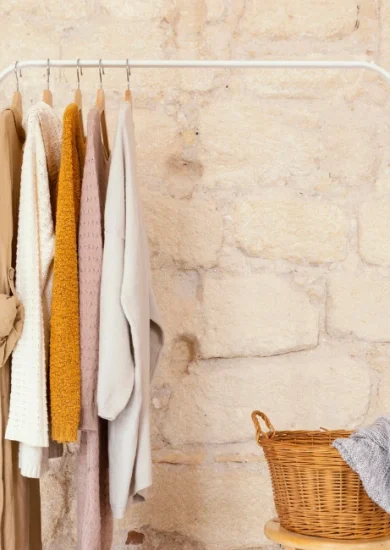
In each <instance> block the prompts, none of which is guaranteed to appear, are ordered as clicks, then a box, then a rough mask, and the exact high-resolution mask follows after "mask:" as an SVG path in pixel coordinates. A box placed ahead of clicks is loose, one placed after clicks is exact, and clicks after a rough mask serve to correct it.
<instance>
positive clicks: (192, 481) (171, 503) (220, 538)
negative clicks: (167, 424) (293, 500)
mask: <svg viewBox="0 0 390 550" xmlns="http://www.w3.org/2000/svg"><path fill="white" fill-rule="evenodd" d="M187 495H191V499H188V498H187ZM270 496H271V484H270V481H269V477H268V472H267V466H266V465H265V464H254V465H251V467H250V468H248V469H246V470H243V469H237V468H235V467H226V466H225V467H221V466H220V467H219V468H218V467H213V468H209V469H204V468H189V467H183V468H181V469H178V468H177V467H176V466H175V467H172V466H171V467H161V466H160V465H159V466H156V467H155V481H154V489H153V496H152V498H151V500H150V501H149V503H147V505H146V506H145V507H138V509H134V514H133V518H132V521H131V523H132V524H133V525H134V526H136V527H142V525H148V524H150V523H151V522H152V523H153V525H154V528H155V529H158V530H159V531H164V532H171V533H172V532H177V531H179V532H180V533H182V534H183V535H185V536H187V537H189V538H191V539H193V544H194V542H195V541H196V542H197V543H202V544H204V546H205V547H206V548H209V549H210V550H220V549H221V548H240V547H242V537H243V533H245V539H246V545H247V547H248V546H250V545H252V546H255V545H262V544H265V543H266V539H265V537H264V533H263V525H262V524H261V522H255V523H253V517H256V516H257V517H272V514H273V513H274V512H273V507H272V499H271V498H270ZM227 517H229V527H228V529H227V528H226V518H227ZM260 547H261V546H260ZM190 548H191V546H190ZM195 548H196V549H197V547H196V546H195ZM244 548H245V546H244ZM191 550H192V548H191ZM202 550H203V549H202Z"/></svg>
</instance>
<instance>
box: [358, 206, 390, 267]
mask: <svg viewBox="0 0 390 550" xmlns="http://www.w3.org/2000/svg"><path fill="white" fill-rule="evenodd" d="M389 235H390V201H389V200H380V201H379V200H377V201H370V202H366V203H365V204H363V205H362V206H361V208H360V212H359V250H360V255H361V256H362V258H363V260H365V261H366V262H368V263H371V264H377V265H384V266H390V239H389Z"/></svg>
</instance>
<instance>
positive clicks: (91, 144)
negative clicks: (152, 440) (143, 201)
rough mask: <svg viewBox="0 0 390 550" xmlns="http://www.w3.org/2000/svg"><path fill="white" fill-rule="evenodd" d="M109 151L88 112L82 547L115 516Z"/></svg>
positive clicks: (106, 546)
mask: <svg viewBox="0 0 390 550" xmlns="http://www.w3.org/2000/svg"><path fill="white" fill-rule="evenodd" d="M108 168H109V157H108V153H107V152H106V151H105V148H104V145H103V142H102V138H101V127H100V113H99V111H98V110H97V109H96V108H94V109H91V110H90V112H89V114H88V126H87V152H86V157H85V165H84V177H83V183H82V188H81V202H80V227H79V291H80V369H81V420H80V430H81V435H80V450H79V456H78V480H77V548H78V549H79V550H110V549H111V543H112V535H113V521H112V514H111V509H110V502H109V493H108V442H107V421H106V420H102V419H99V418H98V413H97V405H96V390H97V375H98V361H99V351H98V349H99V309H100V305H99V300H100V281H101V271H102V259H103V212H104V203H105V200H106V189H107V179H108Z"/></svg>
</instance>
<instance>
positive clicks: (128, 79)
mask: <svg viewBox="0 0 390 550" xmlns="http://www.w3.org/2000/svg"><path fill="white" fill-rule="evenodd" d="M126 74H127V89H128V90H130V76H131V68H130V65H129V60H128V59H126Z"/></svg>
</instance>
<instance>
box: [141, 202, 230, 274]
mask: <svg viewBox="0 0 390 550" xmlns="http://www.w3.org/2000/svg"><path fill="white" fill-rule="evenodd" d="M144 198H145V205H146V212H145V213H146V222H147V226H148V229H149V237H150V241H151V252H152V257H153V263H154V265H155V266H156V267H164V266H165V265H166V264H167V263H169V262H172V261H173V262H176V264H177V265H178V266H180V267H183V268H185V269H197V268H200V267H204V268H208V267H213V266H215V265H216V263H217V253H218V250H219V248H220V247H221V244H222V235H223V224H222V217H221V215H220V214H219V213H218V212H217V209H216V205H215V203H213V202H210V201H203V200H196V199H195V200H191V201H188V200H177V199H172V198H168V197H161V195H160V194H157V193H153V194H148V195H147V196H146V197H144Z"/></svg>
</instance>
